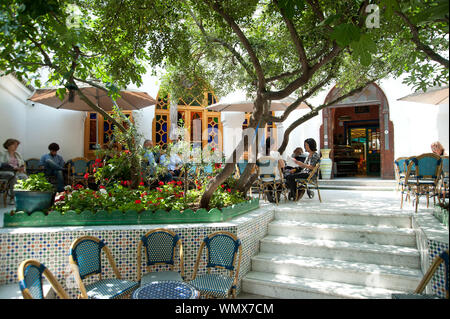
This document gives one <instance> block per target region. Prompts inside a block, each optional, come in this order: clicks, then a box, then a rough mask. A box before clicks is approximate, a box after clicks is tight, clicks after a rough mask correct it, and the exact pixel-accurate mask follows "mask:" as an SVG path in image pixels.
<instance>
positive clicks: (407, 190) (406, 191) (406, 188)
mask: <svg viewBox="0 0 450 319" xmlns="http://www.w3.org/2000/svg"><path fill="white" fill-rule="evenodd" d="M413 158H415V156H411V157H407V158H406V159H405V162H404V163H403V169H404V171H405V173H404V174H405V176H404V178H402V179H401V180H400V194H401V196H402V197H401V202H400V208H403V195H405V200H408V201H409V202H411V186H410V185H407V183H406V181H405V178H406V173H407V171H408V166H409V163H410V162H411V159H413ZM415 174H416V166H415V164H414V162H412V164H411V169H410V171H409V177H410V178H412V177H414V175H415Z"/></svg>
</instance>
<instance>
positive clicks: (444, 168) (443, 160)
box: [441, 155, 448, 176]
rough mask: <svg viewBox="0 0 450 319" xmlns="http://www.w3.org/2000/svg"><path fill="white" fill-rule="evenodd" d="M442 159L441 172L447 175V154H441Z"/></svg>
mask: <svg viewBox="0 0 450 319" xmlns="http://www.w3.org/2000/svg"><path fill="white" fill-rule="evenodd" d="M441 159H442V172H443V173H444V176H448V156H447V155H446V156H441Z"/></svg>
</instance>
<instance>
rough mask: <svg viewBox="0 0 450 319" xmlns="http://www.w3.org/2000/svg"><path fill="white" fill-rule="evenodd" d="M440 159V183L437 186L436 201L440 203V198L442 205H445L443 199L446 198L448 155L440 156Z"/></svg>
mask: <svg viewBox="0 0 450 319" xmlns="http://www.w3.org/2000/svg"><path fill="white" fill-rule="evenodd" d="M441 158H442V174H441V181H440V184H439V186H440V187H439V196H438V200H439V202H440V203H441V196H442V203H445V199H446V198H447V197H448V188H449V187H448V169H449V167H448V165H449V163H448V155H445V156H441Z"/></svg>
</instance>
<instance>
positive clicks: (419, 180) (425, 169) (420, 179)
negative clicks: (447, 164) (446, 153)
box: [400, 153, 442, 212]
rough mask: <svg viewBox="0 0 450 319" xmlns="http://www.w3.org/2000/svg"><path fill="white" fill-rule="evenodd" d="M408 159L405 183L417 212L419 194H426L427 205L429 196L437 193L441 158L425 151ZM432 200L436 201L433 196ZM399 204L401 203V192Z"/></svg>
mask: <svg viewBox="0 0 450 319" xmlns="http://www.w3.org/2000/svg"><path fill="white" fill-rule="evenodd" d="M409 160H410V161H409V163H408V167H407V171H406V176H405V185H406V186H407V189H408V193H411V194H412V195H413V196H414V197H415V211H416V212H417V207H418V205H419V198H420V196H423V195H425V196H426V198H427V207H428V206H429V200H430V196H431V195H434V194H437V187H438V182H439V180H440V175H441V171H442V159H441V157H440V156H439V155H436V154H434V153H425V154H421V155H419V156H416V157H411V158H409ZM433 200H434V201H436V200H435V197H433ZM401 204H403V194H402V203H401ZM400 207H402V205H401V206H400Z"/></svg>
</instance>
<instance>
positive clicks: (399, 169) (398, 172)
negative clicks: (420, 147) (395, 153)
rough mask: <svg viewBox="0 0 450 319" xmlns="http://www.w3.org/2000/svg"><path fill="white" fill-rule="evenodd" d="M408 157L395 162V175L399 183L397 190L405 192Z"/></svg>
mask: <svg viewBox="0 0 450 319" xmlns="http://www.w3.org/2000/svg"><path fill="white" fill-rule="evenodd" d="M406 160H407V157H399V158H397V159H396V160H395V161H394V173H395V179H396V181H397V190H403V187H404V181H405V174H406V166H407V165H406Z"/></svg>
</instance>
